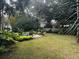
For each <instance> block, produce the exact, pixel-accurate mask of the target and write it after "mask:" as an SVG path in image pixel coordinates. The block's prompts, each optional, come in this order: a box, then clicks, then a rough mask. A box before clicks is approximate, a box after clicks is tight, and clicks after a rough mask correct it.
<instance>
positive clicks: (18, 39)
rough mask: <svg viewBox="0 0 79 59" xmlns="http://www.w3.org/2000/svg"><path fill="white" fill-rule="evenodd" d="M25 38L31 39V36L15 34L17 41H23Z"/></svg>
mask: <svg viewBox="0 0 79 59" xmlns="http://www.w3.org/2000/svg"><path fill="white" fill-rule="evenodd" d="M27 39H32V36H17V39H16V40H17V41H23V40H27Z"/></svg>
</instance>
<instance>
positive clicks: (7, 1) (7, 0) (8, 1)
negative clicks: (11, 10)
mask: <svg viewBox="0 0 79 59" xmlns="http://www.w3.org/2000/svg"><path fill="white" fill-rule="evenodd" d="M5 1H6V3H8V4H9V5H10V0H5ZM13 1H14V2H16V1H17V0H13Z"/></svg>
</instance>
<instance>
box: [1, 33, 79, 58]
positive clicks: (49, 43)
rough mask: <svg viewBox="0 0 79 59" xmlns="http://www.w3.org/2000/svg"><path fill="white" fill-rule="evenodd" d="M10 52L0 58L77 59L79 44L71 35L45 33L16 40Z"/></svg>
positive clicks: (78, 56)
mask: <svg viewBox="0 0 79 59" xmlns="http://www.w3.org/2000/svg"><path fill="white" fill-rule="evenodd" d="M15 46H16V47H15V48H13V49H12V50H13V51H12V52H10V53H5V54H3V55H1V56H0V59H78V58H79V44H78V43H77V42H76V37H75V36H71V35H59V34H46V35H45V36H43V37H41V38H38V39H33V40H28V41H23V42H18V43H16V45H15Z"/></svg>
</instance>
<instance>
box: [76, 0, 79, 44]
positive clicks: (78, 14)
mask: <svg viewBox="0 0 79 59" xmlns="http://www.w3.org/2000/svg"><path fill="white" fill-rule="evenodd" d="M76 2H77V19H78V23H77V25H78V27H77V40H78V43H79V0H76Z"/></svg>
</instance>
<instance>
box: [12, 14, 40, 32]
mask: <svg viewBox="0 0 79 59" xmlns="http://www.w3.org/2000/svg"><path fill="white" fill-rule="evenodd" d="M39 27H40V23H39V20H38V19H36V18H34V17H30V16H25V15H22V16H20V17H17V21H16V24H15V25H14V27H13V31H18V32H22V31H30V30H37V29H38V28H39Z"/></svg>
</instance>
